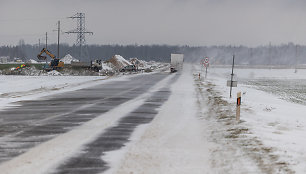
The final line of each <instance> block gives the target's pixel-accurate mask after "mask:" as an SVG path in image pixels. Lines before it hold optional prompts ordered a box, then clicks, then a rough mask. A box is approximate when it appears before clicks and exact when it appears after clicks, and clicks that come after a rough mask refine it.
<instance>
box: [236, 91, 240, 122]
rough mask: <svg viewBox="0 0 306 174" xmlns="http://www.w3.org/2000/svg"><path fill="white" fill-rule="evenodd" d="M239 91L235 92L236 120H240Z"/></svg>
mask: <svg viewBox="0 0 306 174" xmlns="http://www.w3.org/2000/svg"><path fill="white" fill-rule="evenodd" d="M240 105H241V92H238V93H237V105H236V121H240Z"/></svg>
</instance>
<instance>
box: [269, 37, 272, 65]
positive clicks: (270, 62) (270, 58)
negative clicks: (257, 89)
mask: <svg viewBox="0 0 306 174" xmlns="http://www.w3.org/2000/svg"><path fill="white" fill-rule="evenodd" d="M269 64H270V70H271V69H272V56H271V42H269Z"/></svg>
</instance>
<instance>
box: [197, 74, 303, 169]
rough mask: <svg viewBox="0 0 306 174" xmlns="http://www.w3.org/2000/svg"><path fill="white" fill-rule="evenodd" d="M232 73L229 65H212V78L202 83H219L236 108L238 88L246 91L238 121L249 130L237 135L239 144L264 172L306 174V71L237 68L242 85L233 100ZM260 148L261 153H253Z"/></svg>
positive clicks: (231, 105) (222, 92) (226, 97)
mask: <svg viewBox="0 0 306 174" xmlns="http://www.w3.org/2000/svg"><path fill="white" fill-rule="evenodd" d="M198 72H200V71H198ZM230 73H231V69H230V68H227V69H224V68H215V69H209V73H208V79H205V80H203V82H202V83H203V84H208V83H211V84H214V85H215V86H214V87H213V88H214V90H216V92H217V94H218V95H220V96H221V97H222V100H224V101H226V102H228V104H229V106H230V107H231V108H232V110H234V108H235V105H236V93H237V92H242V105H241V122H240V123H239V124H237V126H238V125H239V127H241V128H242V129H243V130H245V131H244V132H242V133H240V135H239V136H238V138H236V140H235V141H236V143H237V146H238V147H239V146H240V147H241V149H242V150H243V151H244V153H246V155H245V156H247V157H249V158H250V159H251V160H253V161H254V162H255V164H256V166H258V167H259V168H260V170H261V172H264V173H306V163H305V159H306V138H305V132H306V127H305V125H306V117H305V111H306V109H305V102H306V101H305V98H306V94H305V88H306V85H305V83H304V82H305V80H306V77H305V73H306V70H305V69H300V70H298V71H297V72H295V70H294V69H235V70H234V74H236V75H237V79H238V87H237V88H233V98H232V99H230V98H229V87H227V86H226V81H227V80H229V77H230V76H229V74H230ZM237 139H238V140H237ZM242 140H243V141H242ZM255 152H256V153H258V154H260V156H256V155H255V154H252V153H255Z"/></svg>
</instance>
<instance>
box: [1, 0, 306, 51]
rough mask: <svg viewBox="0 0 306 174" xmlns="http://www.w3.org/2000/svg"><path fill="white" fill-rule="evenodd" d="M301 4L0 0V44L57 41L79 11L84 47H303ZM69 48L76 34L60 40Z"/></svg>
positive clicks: (305, 13)
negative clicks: (83, 20)
mask: <svg viewBox="0 0 306 174" xmlns="http://www.w3.org/2000/svg"><path fill="white" fill-rule="evenodd" d="M305 9H306V1H305V0H0V26H1V27H0V45H7V44H11V45H15V44H17V43H18V41H19V40H20V39H24V40H25V42H26V43H31V44H34V43H38V39H39V38H40V39H41V42H44V33H45V32H48V33H49V42H50V43H55V42H56V32H54V31H53V30H55V29H56V23H57V21H58V20H61V24H62V30H63V31H69V30H72V29H74V28H75V27H76V21H73V20H71V19H68V18H67V17H69V16H72V15H74V14H76V13H77V12H83V13H85V14H86V26H87V29H88V30H89V31H92V32H94V35H93V36H88V37H87V43H89V44H135V43H137V44H171V45H177V44H179V45H186V44H187V45H193V46H201V45H215V44H216V45H224V44H226V45H227V44H235V45H240V44H243V45H248V46H257V45H262V44H263V45H266V44H268V43H269V42H272V44H281V43H288V42H294V43H299V44H306V10H305ZM61 37H62V39H61V41H62V42H66V43H70V44H72V43H74V41H75V39H76V36H75V35H67V34H62V35H61Z"/></svg>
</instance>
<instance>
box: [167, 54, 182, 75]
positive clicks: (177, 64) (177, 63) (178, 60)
mask: <svg viewBox="0 0 306 174" xmlns="http://www.w3.org/2000/svg"><path fill="white" fill-rule="evenodd" d="M183 62H184V54H171V65H170V71H171V72H172V73H174V72H177V71H180V70H181V69H183Z"/></svg>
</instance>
